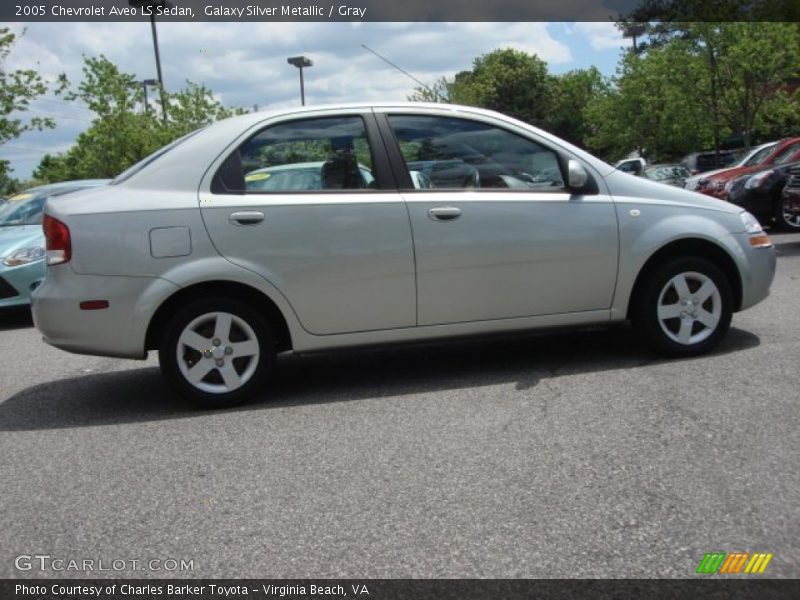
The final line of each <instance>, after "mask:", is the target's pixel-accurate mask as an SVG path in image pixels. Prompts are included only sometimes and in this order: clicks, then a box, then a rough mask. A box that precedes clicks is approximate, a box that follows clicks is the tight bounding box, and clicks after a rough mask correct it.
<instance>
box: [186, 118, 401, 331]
mask: <svg viewBox="0 0 800 600" xmlns="http://www.w3.org/2000/svg"><path fill="white" fill-rule="evenodd" d="M376 142H377V143H376ZM293 168H296V170H297V174H298V177H291V176H290V175H291V170H292V169H293ZM279 174H280V181H281V182H282V181H285V182H291V183H287V184H286V185H283V184H282V183H280V182H279V183H278V184H276V185H272V186H270V185H267V183H268V181H269V178H270V177H273V176H274V177H276V181H278V179H277V178H278V175H279ZM284 188H285V189H284ZM200 205H201V210H202V214H203V218H204V220H205V222H206V226H207V228H208V231H209V234H210V236H211V238H212V240H213V242H214V245H215V246H216V248H217V249H218V251H219V252H220V253H221V254H222V255H223V256H225V257H226V258H227V259H228V260H230V261H231V262H233V263H235V264H237V265H240V266H243V267H245V268H248V269H251V270H253V271H256V272H258V273H259V274H261V275H262V276H263V277H264V278H266V279H267V280H268V281H270V282H271V283H272V284H273V285H274V286H275V287H277V288H278V289H279V290H280V291H281V293H282V294H283V295H284V296H285V297H286V298H287V299H288V301H289V303H290V304H291V305H292V307H293V309H294V310H295V312H296V314H297V316H298V318H299V320H300V322H301V324H302V325H303V327H304V328H305V329H306V330H307V331H309V332H311V333H313V334H317V335H326V334H336V333H350V332H359V331H370V330H379V329H391V328H397V327H408V326H413V325H415V324H416V297H415V294H416V288H415V281H414V278H415V274H414V256H413V249H412V239H411V230H410V226H409V221H408V214H407V211H406V208H405V205H404V202H403V199H402V197H401V196H400V194H399V193H398V192H397V190H396V187H395V184H394V180H393V178H392V175H391V173H390V171H389V168H388V167H387V166H386V157H385V150H384V148H383V145H382V143H381V141H380V136H379V134H378V133H377V130H376V129H375V125H374V116H373V115H372V113H371V112H365V111H363V110H349V111H336V112H332V111H319V112H315V113H314V114H313V115H304V116H302V117H294V118H283V119H282V120H276V121H271V122H269V123H268V124H267V125H265V126H264V127H261V128H260V129H259V130H258V131H255V132H254V133H253V134H251V135H249V136H248V137H246V139H243V140H242V141H241V142H240V144H239V146H238V148H237V149H236V150H235V151H234V152H232V153H231V154H230V155H229V156H228V158H227V159H226V160H225V161H224V162H223V163H222V164H221V166H220V167H219V169H218V171H217V173H216V175H215V176H214V180H213V182H212V184H211V190H210V191H209V192H201V195H200Z"/></svg>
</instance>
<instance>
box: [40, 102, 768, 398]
mask: <svg viewBox="0 0 800 600" xmlns="http://www.w3.org/2000/svg"><path fill="white" fill-rule="evenodd" d="M44 230H45V234H46V238H47V262H48V265H49V266H48V273H47V277H46V279H45V282H44V284H42V285H41V286H40V287H39V288H38V289H37V290H36V292H35V294H34V298H33V314H34V319H35V323H36V326H37V327H38V328H39V329H40V330H41V332H42V333H43V335H44V339H45V341H47V342H48V343H50V344H52V345H54V346H57V347H59V348H63V349H64V350H69V351H72V352H79V353H88V354H97V355H104V356H119V357H129V358H144V357H145V356H146V355H147V352H148V350H158V352H159V359H160V363H161V368H162V371H163V373H164V375H165V376H166V378H167V380H168V381H169V382H170V383H171V384H172V385H173V386H174V387H175V388H176V389H177V390H178V391H179V392H181V393H182V394H184V395H185V396H187V397H189V398H190V399H192V400H193V401H194V402H196V403H198V404H200V405H202V406H230V405H233V404H236V403H238V402H241V401H243V400H245V399H247V398H248V397H250V396H252V395H254V394H255V393H257V392H258V390H259V389H260V388H261V386H262V384H263V383H264V382H265V380H266V378H267V376H268V375H269V373H270V370H271V369H272V366H273V364H274V361H275V356H276V353H279V352H285V351H294V352H307V351H315V350H322V349H331V348H341V347H345V346H355V345H365V344H376V343H387V342H401V341H413V340H424V339H433V338H443V337H448V336H457V335H469V334H477V333H484V332H508V331H515V330H524V329H535V328H543V327H554V326H565V325H585V324H591V323H611V322H618V321H624V320H626V319H630V320H632V321H633V323H634V324H635V326H636V327H637V328H638V329H639V330H640V331H641V333H642V334H643V336H644V338H645V339H646V340H647V341H648V342H649V343H650V345H651V346H653V347H654V348H655V349H656V350H658V351H660V352H662V353H665V354H668V355H676V356H687V355H695V354H700V353H702V352H706V351H708V350H710V349H711V348H713V347H714V346H715V345H716V344H717V343H718V342H719V340H720V339H721V337H722V336H723V335H724V334H725V332H726V331H727V329H728V326H729V324H730V320H731V315H732V313H733V312H735V311H739V310H742V309H745V308H748V307H750V306H752V305H753V304H755V303H757V302H759V301H760V300H762V299H764V298H765V297H766V296H767V294H768V293H769V286H770V284H771V282H772V278H773V275H774V271H775V252H774V248H773V246H772V244H771V243H770V240H769V238H768V237H767V236H766V235H764V232H763V231H762V229H761V227H760V226H759V224H758V222H757V221H756V220H755V219H754V218H753V217H752V216H751V215H749V214H748V213H746V212H743V211H742V210H741V209H739V208H737V207H735V206H733V205H731V204H727V203H725V202H722V201H719V200H716V199H713V198H708V197H705V196H701V195H700V194H696V193H694V192H688V191H685V190H682V189H677V188H674V187H669V186H666V185H662V184H660V183H656V182H651V181H648V180H646V179H642V178H638V177H634V176H631V175H628V174H625V173H622V172H619V171H616V170H615V169H614V168H613V167H611V166H609V165H607V164H606V163H604V162H602V161H600V160H598V159H596V158H594V157H593V156H591V155H589V154H587V153H586V152H584V151H582V150H580V149H578V148H576V147H574V146H572V145H570V144H568V143H566V142H564V141H562V140H560V139H558V138H556V137H554V136H552V135H549V134H547V133H546V132H544V131H541V130H539V129H536V128H534V127H531V126H529V125H527V124H525V123H522V122H520V121H516V120H514V119H511V118H509V117H506V116H503V115H500V114H497V113H493V112H489V111H484V110H480V109H474V108H468V107H457V106H451V105H425V104H396V105H395V104H393V105H380V106H376V105H372V106H362V105H354V106H337V107H321V108H304V109H299V110H295V111H291V112H280V113H279V112H274V113H264V112H262V113H254V114H248V115H244V116H240V117H235V118H232V119H228V120H225V121H222V122H219V123H216V124H214V125H211V126H209V127H206V128H205V129H202V130H199V131H197V132H195V133H193V134H190V135H189V136H187V137H185V138H183V139H181V140H178V141H177V142H175V143H173V144H172V145H171V146H168V147H166V148H164V149H162V150H161V151H159V152H157V153H156V154H154V155H153V156H151V157H149V158H147V159H145V160H144V161H142V162H141V163H139V164H137V165H135V166H133V167H131V168H130V169H129V170H128V171H126V172H125V173H123V174H121V175H120V176H119V177H117V179H116V180H114V181H113V182H112V183H111V185H109V186H106V187H103V188H98V189H94V190H86V191H83V192H78V193H77V194H72V195H70V196H68V197H64V198H61V199H53V200H50V201H48V203H47V206H46V216H45V219H44Z"/></svg>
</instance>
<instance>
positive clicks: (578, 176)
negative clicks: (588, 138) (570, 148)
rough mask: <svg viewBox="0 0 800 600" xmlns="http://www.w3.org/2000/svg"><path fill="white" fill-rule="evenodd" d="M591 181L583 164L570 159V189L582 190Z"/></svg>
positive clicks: (568, 183)
mask: <svg viewBox="0 0 800 600" xmlns="http://www.w3.org/2000/svg"><path fill="white" fill-rule="evenodd" d="M588 181H589V174H588V173H587V172H586V169H585V168H584V167H583V165H582V164H581V163H579V162H578V161H577V160H574V159H570V160H569V162H568V163H567V185H568V186H569V187H570V189H573V190H580V189H582V188H583V186H585V185H586V182H588Z"/></svg>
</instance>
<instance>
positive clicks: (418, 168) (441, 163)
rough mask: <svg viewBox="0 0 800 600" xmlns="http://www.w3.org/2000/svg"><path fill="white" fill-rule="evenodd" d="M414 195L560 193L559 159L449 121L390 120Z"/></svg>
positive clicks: (486, 129)
mask: <svg viewBox="0 0 800 600" xmlns="http://www.w3.org/2000/svg"><path fill="white" fill-rule="evenodd" d="M389 123H390V124H391V126H392V129H393V130H394V133H395V136H396V138H397V141H398V143H399V144H400V151H401V153H402V154H403V158H404V159H405V162H406V167H407V168H408V173H409V177H410V178H411V181H412V183H413V185H414V188H416V189H425V188H441V189H464V188H478V189H483V188H494V189H496V188H505V189H519V190H537V191H545V192H546V191H563V189H564V181H563V179H562V176H561V168H560V166H559V163H558V158H557V156H556V154H555V152H553V151H552V150H549V149H547V148H545V147H544V146H541V145H539V144H537V143H536V142H534V141H532V140H529V139H526V138H523V137H520V136H518V135H515V134H513V133H510V132H508V131H506V130H504V129H499V128H497V127H493V126H491V125H487V124H485V123H479V122H477V121H470V120H467V119H457V118H452V117H432V116H411V115H403V116H400V115H395V116H390V117H389Z"/></svg>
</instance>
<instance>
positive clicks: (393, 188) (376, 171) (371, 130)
mask: <svg viewBox="0 0 800 600" xmlns="http://www.w3.org/2000/svg"><path fill="white" fill-rule="evenodd" d="M346 117H359V118H361V120H362V121H363V123H364V131H365V133H366V139H367V144H368V146H369V151H370V156H371V158H372V175H373V177H375V183H376V186H377V187H374V188H354V189H344V190H326V189H319V190H285V191H280V190H245V189H243V190H232V189H230V188H228V187H227V186H226V185H225V183H224V180H223V174H224V170H225V169H230V168H232V166H234V167H235V166H236V165H235V164H234V165H231V164H230V163H231V162H233V163H237V164H238V168H239V170H240V171H241V155H240V154H239V148H241V147H242V146H243V145H244V144H246V143H247V142H248V141H250V140H251V139H253V138H254V137H255V136H257V135H259V134H260V133H261V132H263V131H266V130H267V129H269V128H271V127H275V126H276V125H285V124H288V123H295V122H298V121H309V120H319V119H341V118H346ZM242 177H244V175H242ZM210 191H211V193H212V194H218V195H236V196H287V195H294V196H298V195H300V196H303V195H305V196H307V195H309V194H387V193H397V184H396V182H395V178H394V176H393V172H392V167H391V164H390V162H389V159H388V157H387V155H386V146H385V145H384V141H383V138H382V136H381V134H380V132H379V130H378V125H377V123H376V119H375V114H374V113H373V112H372V110H371V109H365V110H363V111H358V112H349V111H348V112H342V113H326V114H301V115H292V116H291V117H290V118H288V119H281V120H274V121H270V122H269V123H267V124H266V125H264V126H263V127H259V128H258V129H256V130H255V131H254V132H253V133H250V134H249V135H247V137H246V138H244V139H243V140H242V141H241V142H236V144H235V147H234V149H233V150H232V151H231V152H230V153H229V154H228V155H227V156H226V157H225V159H224V160H223V161H222V162H221V163H220V165H219V167H217V170H216V172H215V173H214V176H213V177H212V178H211V186H210Z"/></svg>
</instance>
